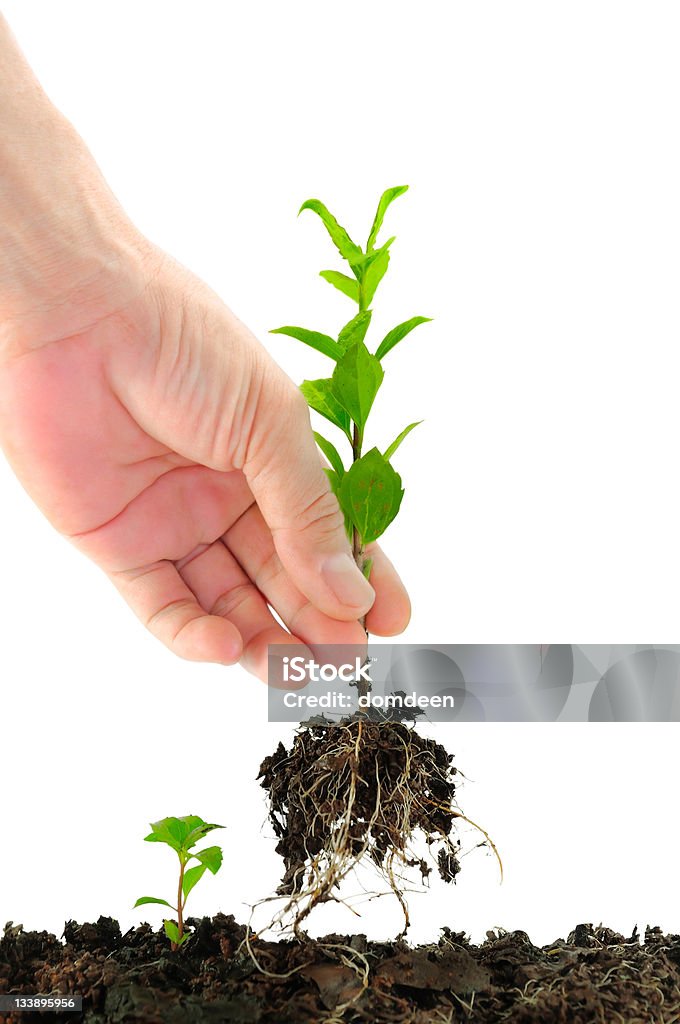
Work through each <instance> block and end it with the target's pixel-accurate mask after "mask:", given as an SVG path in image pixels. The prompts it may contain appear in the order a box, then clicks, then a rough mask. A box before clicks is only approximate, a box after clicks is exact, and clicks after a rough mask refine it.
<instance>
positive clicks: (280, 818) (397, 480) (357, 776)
mask: <svg viewBox="0 0 680 1024" xmlns="http://www.w3.org/2000/svg"><path fill="white" fill-rule="evenodd" d="M406 190H407V186H406V185H399V186H397V187H396V188H389V189H387V190H386V191H385V192H384V193H383V195H382V196H381V198H380V202H379V203H378V209H377V211H376V214H375V217H374V219H373V224H372V227H371V230H370V233H369V235H368V240H367V242H366V247H365V249H362V248H360V246H359V245H357V244H356V243H355V242H354V241H353V240H352V239H351V238H350V236H349V235H348V233H347V231H346V230H345V229H344V228H343V227H341V225H340V224H338V222H337V220H336V219H335V217H334V216H333V215H332V214H331V213H330V212H329V210H328V209H327V208H326V207H325V206H324V204H323V203H321V202H319V200H318V199H308V200H307V202H305V203H303V204H302V206H301V207H300V212H302V210H312V211H313V212H314V213H316V214H318V216H319V217H320V218H321V220H322V222H323V224H324V225H325V227H326V230H327V231H328V234H329V235H330V237H331V239H332V241H333V243H334V245H335V247H336V248H337V250H338V252H339V253H340V255H341V256H342V258H343V259H344V260H345V261H346V262H347V263H348V264H349V269H350V271H351V275H350V274H344V273H340V272H339V271H337V270H322V271H321V276H322V277H323V278H324V279H325V280H326V281H328V282H329V283H330V284H331V285H333V287H334V288H337V289H339V290H340V291H341V292H342V293H343V294H344V295H346V296H347V297H348V298H349V299H350V300H351V301H352V302H354V303H356V305H357V306H358V311H357V312H356V313H355V315H354V316H353V317H352V319H351V320H349V321H348V322H347V323H346V324H345V325H344V326H343V327H342V329H341V330H340V331H339V333H338V336H337V338H333V337H331V336H330V335H328V334H322V333H319V332H318V331H312V330H308V329H307V328H303V327H290V326H286V327H279V328H278V329H277V330H276V331H274V332H273V333H275V334H286V335H289V336H290V337H292V338H296V339H297V340H299V341H301V342H303V343H304V344H306V345H309V346H311V347H312V348H313V349H316V350H317V351H318V352H321V353H322V354H323V355H325V356H327V357H328V358H329V359H330V360H331V361H332V363H333V367H332V371H331V374H330V376H328V377H323V378H322V379H320V380H306V381H304V382H303V384H302V385H301V390H302V393H303V395H304V396H305V398H306V399H307V402H308V404H309V406H310V407H311V408H312V409H313V410H314V411H315V412H317V413H319V414H320V415H321V416H323V417H324V418H325V419H326V420H328V421H329V422H330V423H332V424H333V426H334V427H335V428H336V429H337V430H338V431H339V432H340V436H341V437H342V438H344V440H345V441H346V442H347V444H348V445H349V448H350V451H351V460H350V461H349V463H348V464H347V465H345V462H344V461H343V459H342V458H341V456H340V453H339V451H338V449H337V448H336V446H335V444H334V443H333V442H332V441H331V440H329V439H328V438H327V437H326V436H325V435H322V434H319V433H316V434H315V437H316V442H317V444H318V446H319V448H320V450H321V452H322V453H323V455H324V456H325V458H326V459H327V460H328V463H329V466H328V468H327V469H326V473H327V474H328V479H329V481H330V484H331V488H332V490H333V493H334V494H335V495H336V497H337V499H338V502H339V504H340V508H341V510H342V513H343V515H344V519H345V527H346V530H347V534H348V537H349V538H350V541H351V544H352V549H353V552H354V558H355V560H356V563H357V565H358V566H359V568H360V569H361V571H362V572H363V573H364V574H365V575H366V577H367V578H370V574H371V558H370V549H369V550H367V546H368V545H370V544H372V543H373V542H374V541H376V540H377V539H378V537H380V536H381V535H382V534H383V533H384V532H385V530H386V529H387V527H388V526H389V525H390V523H391V522H393V520H394V518H395V516H396V515H397V513H398V511H399V508H400V506H401V501H402V497H403V494H404V489H403V487H402V482H401V477H400V476H399V474H398V473H397V471H396V470H395V469H394V468H393V466H392V459H393V457H394V455H395V454H396V452H397V450H398V448H399V446H400V445H401V443H402V441H403V440H404V439H405V438H406V437H407V435H408V434H410V432H411V431H412V430H413V429H414V427H416V426H417V425H418V423H417V422H414V423H409V424H408V425H407V426H406V427H404V428H403V429H402V430H401V432H400V433H399V434H397V436H396V437H395V439H394V441H392V443H391V444H390V445H389V446H388V447H387V448H386V449H385V450H384V451H381V450H380V449H379V448H377V447H372V448H370V449H369V450H368V451H365V450H364V449H365V444H364V440H365V437H366V427H367V423H368V418H369V414H370V413H371V410H372V409H373V404H374V402H375V398H376V396H377V394H378V391H379V389H380V387H381V386H382V384H383V380H384V376H385V370H384V366H383V363H384V361H385V360H386V359H387V358H388V357H389V354H390V352H391V351H392V350H393V349H394V347H395V346H396V345H398V344H399V342H401V341H403V340H404V338H406V337H407V335H409V334H410V333H411V332H412V331H413V330H414V328H416V327H418V326H419V325H420V324H423V323H426V322H427V321H428V320H429V319H430V318H429V317H425V316H414V317H411V318H410V319H409V320H405V321H403V322H402V323H400V324H398V325H397V326H396V327H394V328H392V330H391V331H389V332H388V333H387V334H386V335H385V337H384V338H383V339H382V340H381V341H380V343H379V344H378V345H377V347H376V349H375V351H373V352H371V351H370V349H369V348H368V346H367V344H366V336H367V332H368V328H369V325H370V322H371V316H372V311H371V304H372V303H373V299H374V297H375V294H376V289H377V288H378V285H379V284H380V282H381V281H382V279H383V277H384V276H385V273H386V271H387V268H388V265H389V261H390V246H391V245H392V243H393V241H394V238H390V239H388V241H387V242H385V243H384V244H383V245H381V246H378V244H377V243H378V234H379V232H380V229H381V227H382V224H383V219H384V217H385V213H386V211H387V209H388V207H389V206H390V204H391V203H392V202H393V201H394V200H395V199H397V198H398V197H399V196H401V195H403V193H404V192H406ZM369 688H370V682H364V681H360V680H357V690H358V693H359V696H361V695H362V694H365V693H367V692H368V689H369ZM452 760H453V758H452V757H451V755H449V754H447V752H446V750H445V749H444V748H443V747H442V746H441V744H439V743H436V742H435V741H434V740H431V739H424V738H423V737H421V736H419V735H418V733H417V732H415V730H414V729H411V728H410V727H407V726H406V725H405V724H404V723H403V722H399V721H386V720H379V719H376V717H375V716H372V715H371V714H365V715H363V714H359V713H358V714H356V715H353V716H352V717H351V718H349V719H345V720H344V721H342V722H340V723H338V725H337V726H334V727H332V728H326V727H325V726H324V725H321V724H318V723H310V724H309V726H308V727H306V728H305V727H302V728H301V729H300V730H299V731H298V732H297V734H296V736H295V739H294V741H293V745H292V748H291V749H290V750H286V749H285V747H284V746H283V744H279V747H278V749H277V750H276V752H275V753H274V754H273V755H272V756H271V757H268V758H265V760H264V761H263V762H262V765H261V767H260V776H259V777H260V778H261V779H262V786H263V787H264V789H265V790H266V791H267V793H268V797H269V817H270V821H271V823H272V826H273V828H274V830H275V832H276V835H277V838H278V840H279V842H278V846H277V851H278V852H279V853H280V854H281V855H282V857H283V859H284V864H285V874H284V877H283V881H282V883H281V885H280V887H279V889H278V893H279V895H281V896H284V897H287V902H286V904H285V906H284V908H283V910H282V911H281V912H280V913H279V914H278V915H277V917H276V918H275V919H274V921H273V922H272V924H277V923H278V924H282V925H284V926H285V924H286V922H287V920H288V915H289V913H292V916H293V928H294V931H295V933H296V934H298V935H299V934H300V932H299V929H300V925H301V923H302V921H303V920H304V919H305V918H306V917H307V915H308V914H309V913H310V912H311V910H312V909H313V908H314V907H315V906H316V905H317V904H319V903H322V902H324V901H326V900H331V899H337V898H338V897H337V896H336V894H335V891H336V889H337V887H338V886H339V885H340V883H341V881H342V880H343V879H344V878H346V877H347V875H348V874H349V873H350V871H352V870H353V869H354V868H355V866H356V865H357V864H358V862H359V861H360V860H361V859H362V858H364V857H367V858H368V859H369V860H370V861H372V862H373V864H374V865H375V866H376V868H377V869H378V871H379V872H380V873H381V875H382V877H383V878H384V879H385V880H386V882H387V883H388V885H389V887H390V889H391V890H392V892H393V893H394V895H395V896H396V897H397V899H398V900H399V902H400V904H401V907H402V910H403V913H404V931H405V930H406V928H407V927H408V923H409V917H408V909H407V906H406V901H405V897H404V887H403V877H404V873H405V871H407V869H409V868H415V869H416V870H418V871H419V872H420V874H421V876H422V879H423V880H425V879H427V878H428V876H429V875H430V874H431V872H432V869H433V867H434V868H436V870H437V871H438V872H439V874H440V876H441V877H442V879H444V881H447V882H450V881H453V880H454V879H455V876H456V874H457V873H458V870H459V863H458V847H459V845H460V844H459V841H458V840H457V838H456V836H455V832H454V828H455V825H454V823H456V824H457V819H463V820H465V821H468V820H469V819H467V818H465V816H464V815H463V814H462V813H461V812H460V811H459V810H458V808H457V807H456V804H455V790H456V785H455V782H454V777H455V774H456V769H455V768H454V767H453V766H452V763H451V762H452ZM471 824H473V823H471ZM475 827H477V826H475ZM417 833H418V834H420V836H421V837H424V840H425V844H426V848H427V850H428V851H429V853H430V855H431V862H432V863H428V862H427V861H426V860H425V858H423V857H422V856H420V855H419V854H418V853H416V852H415V851H414V850H413V849H412V847H411V843H412V840H413V838H414V836H415V835H416V834H417ZM483 834H484V837H485V839H486V840H488V836H486V833H483ZM488 841H489V842H490V840H488ZM491 845H493V844H491ZM494 849H495V848H494Z"/></svg>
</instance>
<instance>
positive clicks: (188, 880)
mask: <svg viewBox="0 0 680 1024" xmlns="http://www.w3.org/2000/svg"><path fill="white" fill-rule="evenodd" d="M205 872H206V865H205V864H197V865H196V867H193V868H187V870H186V871H185V872H184V878H183V879H182V892H183V893H184V899H186V898H187V896H188V895H189V893H190V892H191V890H192V889H193V887H194V886H195V885H196V884H197V883H198V882H200V880H201V879H202V878H203V875H204V874H205Z"/></svg>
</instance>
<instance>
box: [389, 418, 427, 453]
mask: <svg viewBox="0 0 680 1024" xmlns="http://www.w3.org/2000/svg"><path fill="white" fill-rule="evenodd" d="M422 422H423V421H422V420H416V422H415V423H409V425H408V426H407V427H404V429H403V430H402V432H401V434H398V435H397V437H395V439H394V441H393V442H392V444H391V445H390V446H389V448H388V449H387V451H386V452H385V459H386V460H387V461H388V462H389V461H390V459H391V458H392V456H393V455H394V453H395V452H396V450H397V448H398V447H399V445H400V444H401V442H402V441H403V440H404V438H405V437H406V436H407V435H408V434H410V433H411V431H412V430H413V428H414V427H417V426H419V425H420V424H421V423H422Z"/></svg>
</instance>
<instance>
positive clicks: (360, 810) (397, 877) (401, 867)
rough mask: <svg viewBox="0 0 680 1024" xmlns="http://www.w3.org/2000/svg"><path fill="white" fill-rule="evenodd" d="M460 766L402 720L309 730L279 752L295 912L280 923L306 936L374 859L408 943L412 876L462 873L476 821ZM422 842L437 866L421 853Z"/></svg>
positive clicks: (279, 832) (285, 887)
mask: <svg viewBox="0 0 680 1024" xmlns="http://www.w3.org/2000/svg"><path fill="white" fill-rule="evenodd" d="M452 761H453V758H452V756H451V755H449V754H447V752H446V750H445V749H444V747H442V746H441V744H439V743H437V742H436V741H435V740H432V739H427V738H424V737H422V736H420V735H419V734H418V733H417V732H415V730H413V729H411V728H409V727H407V726H406V725H404V724H403V723H401V722H389V721H383V722H377V721H373V720H368V719H365V718H360V717H356V718H353V719H349V720H347V721H345V722H343V723H340V724H339V725H333V726H330V727H325V726H319V725H313V726H310V727H308V728H303V729H301V730H300V731H299V732H298V733H297V734H296V736H295V740H294V742H293V746H292V748H291V749H290V751H288V750H286V749H285V747H284V746H283V744H279V746H278V749H277V750H276V752H275V753H274V754H273V755H272V756H271V757H267V758H265V760H264V761H263V763H262V766H261V768H260V775H259V777H260V778H261V779H262V786H263V787H264V789H265V790H266V791H267V793H268V795H269V803H270V810H269V817H270V820H271V823H272V825H273V827H274V831H275V833H276V836H277V838H278V840H279V842H278V845H277V852H278V853H280V854H281V856H282V857H283V859H284V864H285V873H284V876H283V880H282V882H281V885H280V887H279V889H278V894H279V896H280V897H284V898H285V904H284V906H283V908H282V909H281V910H280V911H279V913H278V914H277V915H276V918H275V919H274V921H273V922H272V924H279V925H281V924H282V923H283V922H286V921H292V927H293V931H294V933H295V935H296V936H297V937H298V938H299V937H300V936H301V931H300V929H301V926H302V924H303V922H304V921H305V920H306V918H307V917H308V916H309V914H310V913H311V911H312V910H313V909H314V907H316V906H318V905H319V904H320V903H324V902H328V901H329V900H335V899H337V898H338V897H337V896H336V893H337V890H338V888H339V886H340V884H341V882H342V881H343V880H344V879H345V878H346V877H347V875H348V874H350V872H352V871H353V870H354V869H355V868H356V866H357V865H358V864H359V862H360V861H361V860H362V859H364V858H368V859H369V860H370V861H371V862H372V863H373V865H374V866H375V868H376V869H377V871H378V873H379V874H380V875H381V876H382V878H383V879H384V880H385V882H386V883H387V885H388V886H389V890H390V891H391V892H392V893H393V894H394V896H395V897H396V898H397V900H398V901H399V904H400V906H401V909H402V912H403V916H404V927H403V930H402V932H401V934H402V935H403V934H404V933H405V932H406V930H407V928H408V926H409V913H408V906H407V902H406V898H405V891H406V885H405V882H406V881H407V878H408V873H409V869H416V870H417V871H419V872H420V876H421V879H422V881H423V882H425V881H426V879H427V878H428V876H429V875H430V874H431V873H432V870H433V867H436V869H437V870H438V872H439V874H440V876H441V877H442V878H443V879H444V881H446V882H453V881H454V880H455V877H456V875H457V874H458V871H459V870H460V864H459V860H458V853H459V848H460V841H459V840H458V839H457V838H456V836H455V832H454V830H455V825H456V821H457V820H458V819H462V820H465V821H468V820H469V819H467V818H465V816H464V815H462V814H461V812H460V811H459V810H458V809H457V807H456V805H455V784H454V777H455V775H456V769H455V768H454V767H453V765H452ZM470 824H473V823H472V822H470ZM474 827H476V828H479V826H474ZM480 831H481V832H482V834H483V835H484V837H485V840H486V841H488V842H489V843H490V845H491V847H492V849H493V850H494V852H495V853H496V856H498V851H497V850H496V848H495V846H494V845H493V843H491V840H490V839H489V837H488V836H487V834H486V832H484V830H483V829H480ZM418 835H419V836H420V837H421V838H423V839H424V841H425V844H426V845H427V847H428V849H429V852H430V855H431V859H432V862H433V863H432V865H431V864H429V863H428V862H427V860H426V859H424V858H423V857H422V856H418V854H417V853H415V852H414V851H413V849H412V846H413V841H414V839H415V838H416V837H417V836H418ZM498 859H499V863H500V857H499V858H498Z"/></svg>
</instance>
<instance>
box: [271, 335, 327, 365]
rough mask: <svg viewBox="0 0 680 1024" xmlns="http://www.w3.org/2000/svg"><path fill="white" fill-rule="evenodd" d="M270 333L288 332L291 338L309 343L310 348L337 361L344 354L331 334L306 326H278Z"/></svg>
mask: <svg viewBox="0 0 680 1024" xmlns="http://www.w3.org/2000/svg"><path fill="white" fill-rule="evenodd" d="M269 333H270V334H287V335H288V336H289V337H290V338H297V340H298V341H302V342H303V343H304V344H305V345H309V347H310V348H315V349H316V351H317V352H322V353H323V354H324V355H325V356H329V357H330V358H331V359H334V360H335V361H336V362H337V360H338V359H339V358H340V356H341V355H342V348H341V346H340V345H339V344H338V342H337V341H335V339H334V338H331V336H330V335H329V334H320V333H319V331H308V330H307V328H306V327H277V328H276V329H275V330H273V331H270V332H269Z"/></svg>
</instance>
